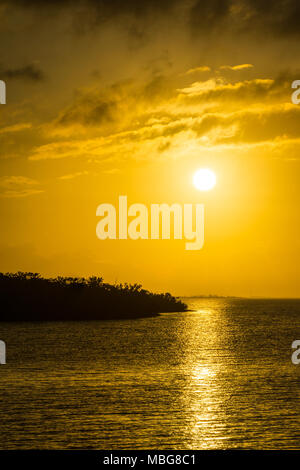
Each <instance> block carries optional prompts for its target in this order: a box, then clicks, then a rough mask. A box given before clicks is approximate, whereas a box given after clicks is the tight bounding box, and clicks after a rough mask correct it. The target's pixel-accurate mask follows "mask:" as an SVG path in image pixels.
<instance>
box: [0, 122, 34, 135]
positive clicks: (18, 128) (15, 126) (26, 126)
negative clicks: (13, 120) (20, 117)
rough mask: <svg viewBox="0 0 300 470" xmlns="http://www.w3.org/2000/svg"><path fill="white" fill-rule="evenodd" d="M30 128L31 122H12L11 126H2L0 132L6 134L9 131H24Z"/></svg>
mask: <svg viewBox="0 0 300 470" xmlns="http://www.w3.org/2000/svg"><path fill="white" fill-rule="evenodd" d="M31 128H32V124H31V123H30V122H24V123H20V124H12V125H11V126H6V127H2V129H0V134H7V133H10V132H20V131H24V130H25V129H31Z"/></svg>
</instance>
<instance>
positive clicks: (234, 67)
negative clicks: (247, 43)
mask: <svg viewBox="0 0 300 470" xmlns="http://www.w3.org/2000/svg"><path fill="white" fill-rule="evenodd" d="M253 67H254V65H252V64H240V65H221V67H220V70H233V71H236V70H246V69H252V68H253Z"/></svg>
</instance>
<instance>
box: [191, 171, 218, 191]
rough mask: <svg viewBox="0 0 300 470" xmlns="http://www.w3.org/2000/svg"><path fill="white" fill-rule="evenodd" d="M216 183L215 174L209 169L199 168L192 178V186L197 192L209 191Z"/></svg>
mask: <svg viewBox="0 0 300 470" xmlns="http://www.w3.org/2000/svg"><path fill="white" fill-rule="evenodd" d="M216 181H217V178H216V175H215V173H214V172H213V171H212V170H210V169H209V168H200V170H197V171H196V173H195V174H194V176H193V183H194V186H195V188H197V189H199V191H209V190H210V189H212V188H214V186H215V185H216Z"/></svg>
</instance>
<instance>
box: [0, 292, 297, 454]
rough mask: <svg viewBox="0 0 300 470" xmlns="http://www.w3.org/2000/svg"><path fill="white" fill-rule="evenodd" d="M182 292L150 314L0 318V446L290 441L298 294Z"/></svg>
mask: <svg viewBox="0 0 300 470" xmlns="http://www.w3.org/2000/svg"><path fill="white" fill-rule="evenodd" d="M183 300H184V301H185V302H187V304H188V306H189V309H190V311H188V312H178V313H165V314H164V313H163V314H161V315H159V316H157V317H153V318H139V319H134V320H118V321H116V320H114V321H95V322H84V321H81V322H53V323H51V322H46V323H44V322H36V323H25V322H23V323H0V339H1V340H3V341H5V343H6V348H7V350H6V364H2V365H0V389H1V390H0V391H1V393H0V448H1V449H105V450H114V449H119V450H123V449H130V450H132V449H136V450H138V449H145V450H148V449H156V450H165V449H177V450H193V449H194V450H196V449H300V364H299V365H296V364H293V363H292V360H291V358H292V353H293V349H292V343H293V342H294V341H295V340H300V300H296V299H294V300H292V299H291V300H289V299H276V300H271V299H238V298H188V299H183ZM299 357H300V356H299Z"/></svg>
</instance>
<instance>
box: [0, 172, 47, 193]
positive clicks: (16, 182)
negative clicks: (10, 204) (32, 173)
mask: <svg viewBox="0 0 300 470" xmlns="http://www.w3.org/2000/svg"><path fill="white" fill-rule="evenodd" d="M38 185H39V183H38V181H36V180H33V179H31V178H27V177H26V176H2V177H1V178H0V197H4V198H16V197H26V196H31V195H33V194H40V193H42V192H44V191H43V190H42V189H38V188H36V186H38Z"/></svg>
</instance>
